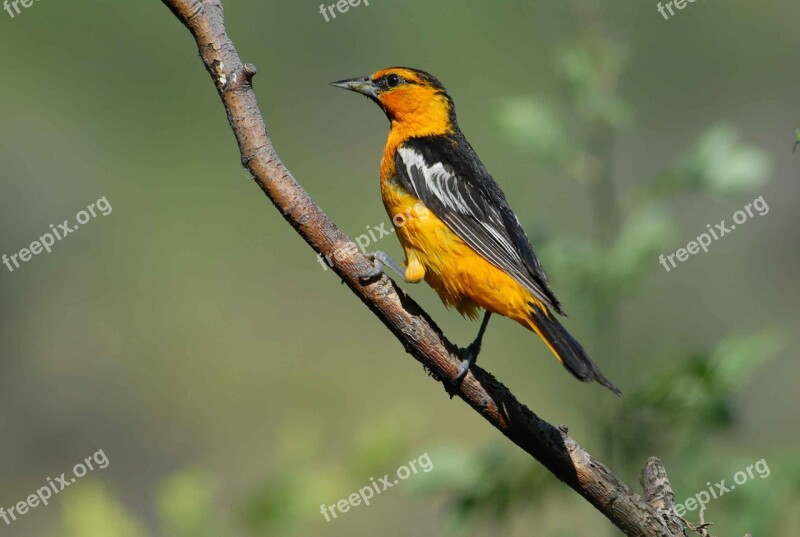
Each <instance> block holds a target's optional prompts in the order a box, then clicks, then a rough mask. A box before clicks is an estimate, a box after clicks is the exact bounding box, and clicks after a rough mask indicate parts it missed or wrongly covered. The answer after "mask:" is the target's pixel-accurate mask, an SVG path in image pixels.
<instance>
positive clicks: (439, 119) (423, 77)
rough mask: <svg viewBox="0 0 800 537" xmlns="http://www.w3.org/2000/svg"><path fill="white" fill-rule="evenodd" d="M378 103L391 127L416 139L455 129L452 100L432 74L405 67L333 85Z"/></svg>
mask: <svg viewBox="0 0 800 537" xmlns="http://www.w3.org/2000/svg"><path fill="white" fill-rule="evenodd" d="M331 85H332V86H336V87H337V88H344V89H347V90H350V91H354V92H356V93H360V94H362V95H365V96H367V97H369V98H370V99H371V100H373V101H375V102H376V103H378V106H380V107H381V108H382V109H383V111H384V112H385V113H386V116H387V117H388V118H389V121H391V122H392V127H393V128H399V129H404V130H408V131H410V132H414V133H415V134H416V135H418V136H423V135H434V134H445V133H449V132H452V131H453V130H454V129H455V128H456V116H455V108H454V106H453V100H452V99H451V98H450V96H449V95H448V94H447V90H445V88H444V86H443V85H442V83H441V82H439V81H438V80H437V79H436V78H435V77H434V76H433V75H431V74H428V73H426V72H425V71H420V70H418V69H410V68H408V67H390V68H388V69H381V70H380V71H376V72H375V73H373V74H372V75H371V76H366V77H361V78H350V79H347V80H340V81H338V82H332V83H331Z"/></svg>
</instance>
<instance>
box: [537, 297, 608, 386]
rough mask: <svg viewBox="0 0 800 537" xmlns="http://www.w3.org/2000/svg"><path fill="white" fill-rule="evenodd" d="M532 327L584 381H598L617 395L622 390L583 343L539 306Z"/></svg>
mask: <svg viewBox="0 0 800 537" xmlns="http://www.w3.org/2000/svg"><path fill="white" fill-rule="evenodd" d="M531 321H533V325H534V326H532V328H533V330H534V331H535V332H536V333H537V334H539V336H540V337H541V338H542V339H543V340H544V341H545V343H547V346H548V347H550V350H551V351H553V354H555V355H556V358H558V361H559V362H561V363H562V364H563V365H564V367H566V368H567V370H568V371H569V372H570V373H572V374H573V375H575V377H576V378H578V379H579V380H582V381H583V382H592V381H597V382H599V383H600V384H602V385H603V386H605V387H606V388H608V389H609V390H611V391H612V392H614V393H615V394H617V395H622V392H621V391H620V390H619V388H617V387H616V386H615V385H614V384H613V383H612V382H611V381H610V380H608V379H607V378H606V377H605V375H603V373H602V372H601V371H600V369H598V367H597V366H596V365H595V364H594V362H592V360H591V358H589V356H588V355H587V354H586V351H584V350H583V347H581V344H580V343H578V342H577V341H575V338H574V337H572V336H571V335H570V333H569V332H567V329H566V328H564V327H563V326H562V325H561V323H560V322H558V320H556V319H555V318H553V317H551V316H550V315H548V313H545V312H544V311H542V309H540V308H539V307H537V306H533V310H532V312H531Z"/></svg>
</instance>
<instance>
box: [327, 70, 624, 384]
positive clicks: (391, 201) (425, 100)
mask: <svg viewBox="0 0 800 537" xmlns="http://www.w3.org/2000/svg"><path fill="white" fill-rule="evenodd" d="M332 85H334V86H336V87H340V88H344V89H347V90H351V91H354V92H356V93H360V94H362V95H365V96H367V97H369V98H370V99H371V100H373V101H375V103H377V104H378V106H380V107H381V109H382V110H383V111H384V113H385V114H386V117H387V118H388V119H389V122H390V124H391V129H390V130H389V138H388V140H387V141H386V147H385V149H384V151H383V157H382V159H381V173H380V185H381V195H382V198H383V204H384V206H385V207H386V211H387V212H388V214H389V216H390V217H391V218H392V224H393V225H394V227H395V230H396V233H397V237H398V239H399V240H400V243H401V244H402V246H403V250H404V251H405V255H406V261H405V263H404V266H403V267H401V266H400V265H399V264H398V263H396V262H395V261H394V260H393V259H392V258H391V257H390V256H389V255H387V254H386V253H385V252H381V251H378V252H374V253H372V254H370V256H369V257H370V259H371V260H372V261H373V262H374V264H375V271H374V273H372V274H368V275H365V276H364V279H365V280H369V279H370V278H374V277H376V276H378V275H380V273H381V271H382V270H383V267H384V266H387V267H389V268H391V269H392V270H394V271H395V272H397V273H398V274H399V275H400V276H401V277H402V278H403V279H404V280H405V281H406V282H408V283H417V282H419V281H420V280H423V279H424V280H425V281H426V282H428V284H429V285H430V286H431V287H432V288H433V289H434V290H435V291H436V292H437V293H438V294H439V296H440V297H441V299H442V301H443V302H444V303H445V305H447V306H448V307H454V308H455V309H456V310H458V311H459V312H460V313H461V314H462V315H465V316H467V317H469V318H472V319H476V318H477V317H478V308H483V309H484V310H486V312H485V314H484V317H483V322H482V323H481V327H480V330H479V331H478V336H477V338H476V339H475V341H473V342H472V343H471V344H470V345H469V346H468V347H466V348H465V349H463V350H462V363H461V367H460V369H459V372H458V376H457V377H456V379H455V381H456V383H459V382H460V380H461V379H462V378H463V376H464V375H465V374H466V372H467V370H468V369H469V367H470V366H471V365H472V364H473V363H475V360H476V359H477V357H478V353H479V352H480V347H481V341H482V339H483V334H484V332H485V331H486V327H487V325H488V323H489V318H490V317H491V314H492V313H497V314H499V315H504V316H506V317H509V318H511V319H513V320H515V321H517V322H518V323H519V324H521V325H522V326H524V327H525V328H527V329H529V330H531V331H533V332H535V333H536V334H537V335H538V336H539V337H540V338H541V339H542V340H543V341H544V342H545V344H546V345H547V346H548V347H549V348H550V350H551V351H552V352H553V354H555V356H556V358H558V360H559V361H560V362H561V363H562V364H563V365H564V366H565V367H566V368H567V370H569V372H570V373H572V374H573V375H575V377H577V378H578V379H580V380H582V381H584V382H592V381H597V382H599V383H600V384H602V385H603V386H605V387H607V388H608V389H610V390H611V391H613V392H614V393H616V394H620V393H621V392H620V391H619V389H618V388H617V387H616V386H614V384H612V383H611V382H610V381H609V380H608V379H607V378H606V377H605V376H604V375H603V373H601V372H600V369H598V367H597V366H596V365H595V364H594V362H592V360H591V359H590V358H589V356H588V355H587V354H586V351H584V350H583V347H581V345H580V344H579V343H578V342H577V341H576V340H575V338H573V337H572V336H571V335H570V334H569V332H567V330H566V329H565V328H564V327H563V326H562V325H561V323H560V322H559V321H558V319H556V317H555V314H554V312H555V313H559V314H561V315H563V314H564V312H563V311H562V309H561V305H560V304H559V302H558V299H557V298H556V296H555V295H554V294H553V291H552V290H551V289H550V285H549V283H548V281H547V276H546V275H545V273H544V270H543V269H542V265H541V263H539V260H538V259H537V257H536V254H534V252H533V248H532V247H531V244H530V242H529V241H528V237H527V235H526V234H525V231H524V230H523V229H522V226H521V225H520V223H519V219H518V218H517V217H516V215H515V214H514V212H513V211H512V210H511V208H510V207H509V205H508V202H507V201H506V197H505V195H504V194H503V192H502V190H500V187H499V186H498V185H497V183H496V182H495V180H494V179H493V178H492V176H491V175H490V174H489V172H488V171H487V170H486V168H485V167H484V166H483V164H482V163H481V161H480V159H479V158H478V155H477V154H476V153H475V150H474V149H472V146H471V145H470V144H469V142H468V141H467V139H466V138H465V137H464V135H463V134H462V133H461V130H460V129H459V128H458V123H457V122H456V112H455V107H454V105H453V99H452V98H450V96H449V95H448V93H447V91H446V90H445V88H444V86H443V85H442V84H441V83H440V82H439V81H438V80H437V79H436V78H435V77H433V76H432V75H430V74H429V73H426V72H424V71H420V70H418V69H410V68H405V67H392V68H389V69H382V70H380V71H377V72H376V73H374V74H373V75H372V76H368V77H363V78H353V79H348V80H341V81H339V82H333V83H332ZM420 204H421V205H420ZM420 208H422V209H423V210H422V211H421V210H420ZM397 215H404V216H403V218H396V216H397Z"/></svg>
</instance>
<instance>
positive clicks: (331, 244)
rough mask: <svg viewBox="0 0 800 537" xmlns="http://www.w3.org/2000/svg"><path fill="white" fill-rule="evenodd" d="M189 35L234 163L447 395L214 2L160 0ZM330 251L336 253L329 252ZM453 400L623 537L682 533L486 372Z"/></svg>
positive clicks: (447, 371)
mask: <svg viewBox="0 0 800 537" xmlns="http://www.w3.org/2000/svg"><path fill="white" fill-rule="evenodd" d="M162 1H163V2H164V4H166V5H167V7H169V8H170V10H172V12H173V13H174V14H175V16H176V17H178V19H179V20H180V21H181V22H182V23H183V24H184V25H185V26H186V27H187V28H188V29H189V31H190V32H191V33H192V35H193V36H194V38H195V40H196V42H197V46H198V49H199V51H200V57H201V58H202V60H203V63H204V64H205V66H206V69H207V70H208V72H209V73H210V74H211V77H212V79H213V80H214V85H215V86H216V88H217V92H218V93H219V95H220V97H221V99H222V102H223V104H224V106H225V111H226V112H227V114H228V121H229V122H230V125H231V127H232V129H233V132H234V135H235V136H236V140H237V142H238V143H239V150H240V153H241V157H242V164H243V165H244V167H245V168H246V169H247V170H248V171H249V172H250V174H251V176H252V177H253V178H254V179H255V181H256V183H258V185H259V186H260V187H261V190H263V191H264V193H265V194H266V195H267V197H269V199H270V200H271V201H272V203H273V204H275V206H276V207H277V208H278V209H279V210H280V211H281V213H282V214H283V216H284V218H285V219H286V220H287V222H289V224H290V225H291V226H292V227H293V228H294V229H295V230H296V231H297V232H298V233H299V234H300V236H302V237H303V239H305V240H306V242H308V244H309V245H311V247H312V248H313V249H314V250H315V251H316V252H317V253H320V254H322V255H323V256H324V257H326V258H330V259H331V260H333V262H334V265H333V267H332V268H333V271H334V272H336V274H338V275H339V276H340V277H341V279H342V281H343V282H344V283H346V284H347V285H348V287H349V288H350V289H351V290H352V291H353V293H354V294H355V295H356V296H358V297H359V298H360V299H361V301H362V302H364V304H366V305H367V307H369V309H370V310H372V312H373V313H374V314H375V315H376V316H377V317H378V318H379V319H380V320H381V322H383V324H384V325H386V327H387V328H388V329H389V330H390V331H391V332H392V333H393V334H394V335H395V337H397V339H398V340H399V341H400V343H402V345H403V347H404V348H405V349H406V351H407V352H409V353H410V354H411V355H412V356H414V358H416V359H417V360H418V361H419V362H420V363H422V365H423V366H424V367H425V368H426V369H427V370H428V371H429V372H430V373H431V374H432V375H433V376H434V377H435V378H437V379H438V380H439V381H440V382H442V383H443V384H444V385H445V388H446V389H448V390H452V389H453V388H452V381H451V380H450V379H453V378H454V377H455V375H456V373H457V370H458V365H459V364H460V359H459V358H458V356H457V354H456V352H457V349H456V347H455V346H454V345H453V344H452V343H450V342H449V341H448V340H447V339H446V338H445V337H444V335H443V334H442V332H441V330H439V328H438V327H437V326H436V324H435V323H434V322H433V321H432V320H431V319H430V317H429V316H428V315H427V314H426V313H425V312H424V311H423V310H422V309H421V308H420V307H419V306H418V305H417V304H416V303H415V302H414V301H413V300H411V299H410V298H409V297H408V296H406V295H405V293H404V292H403V291H402V289H400V288H398V287H396V286H395V284H394V282H393V281H391V280H390V279H389V278H388V277H386V276H382V277H381V278H380V279H378V280H376V281H373V282H371V283H368V284H364V283H362V281H361V280H360V279H359V276H361V275H363V274H366V273H367V272H368V271H369V270H370V269H371V268H372V265H371V264H370V263H369V261H368V260H367V259H365V258H364V256H362V255H361V254H360V253H359V252H358V248H357V246H356V245H355V244H354V243H353V242H352V241H351V240H350V239H349V238H348V237H347V235H345V234H344V233H343V232H342V231H341V230H340V229H339V228H338V227H337V226H336V225H335V224H334V223H333V222H332V221H331V220H330V219H329V218H328V217H327V216H326V215H325V213H323V212H322V210H321V209H320V208H319V207H318V206H317V205H316V204H315V203H314V202H313V201H312V200H311V198H310V197H309V196H308V194H307V193H306V192H305V191H304V190H303V188H302V187H301V186H300V185H299V184H298V183H297V181H296V180H295V179H294V177H292V174H291V173H290V172H289V170H288V169H287V168H286V167H285V166H284V165H283V163H282V162H281V161H280V159H279V158H278V155H277V154H276V152H275V149H274V148H273V146H272V143H271V142H270V138H269V135H268V134H267V130H266V126H265V124H264V120H263V118H262V116H261V112H260V111H259V108H258V104H257V102H256V97H255V94H254V93H253V91H252V87H251V80H252V77H253V75H254V74H255V68H254V67H253V66H251V65H243V64H242V61H241V60H240V58H239V56H238V54H237V52H236V48H235V47H234V45H233V43H232V42H231V40H230V39H229V38H228V36H227V35H226V32H225V25H224V18H223V9H222V2H221V0H162ZM334 253H336V255H334ZM456 394H457V395H458V396H459V397H460V398H461V399H462V400H463V401H464V402H466V403H467V404H468V405H469V406H470V407H472V408H473V409H474V410H475V411H476V412H478V413H479V414H480V415H481V416H483V417H484V419H486V420H487V421H488V422H489V423H491V424H492V425H493V426H494V427H495V428H497V429H498V430H499V431H500V432H501V433H503V434H504V435H505V436H506V437H508V438H509V439H510V440H511V441H512V442H514V443H515V444H517V445H518V446H519V447H520V448H522V449H523V450H525V451H526V452H527V453H529V454H530V455H531V456H533V457H534V458H535V459H536V460H538V461H539V462H541V463H542V464H543V465H544V466H545V467H546V468H547V469H548V470H549V471H550V472H552V473H553V474H555V476H556V477H558V478H559V479H560V480H562V481H564V482H565V483H566V484H568V485H569V486H570V487H572V488H573V489H574V490H575V491H577V492H578V493H579V494H580V495H581V496H583V497H584V498H585V499H586V500H587V501H589V502H590V503H591V504H592V505H593V506H594V507H595V508H597V510H598V511H600V512H601V513H603V514H604V515H605V516H606V517H607V518H608V519H609V520H610V521H611V522H612V523H613V524H615V525H616V526H617V527H618V528H619V529H620V530H622V531H623V532H624V533H625V534H626V535H629V536H632V537H682V536H683V532H682V531H679V530H678V529H676V528H674V527H673V526H672V525H671V524H669V523H668V522H667V521H666V520H665V519H664V518H663V517H662V516H661V515H660V514H659V511H658V510H657V509H656V508H655V507H654V506H652V505H650V504H648V503H647V502H645V501H643V500H642V498H641V497H639V496H638V495H637V494H635V493H633V492H632V491H631V489H630V488H628V486H627V485H625V483H623V482H622V480H620V479H619V478H618V477H617V476H615V475H614V474H613V473H611V471H610V470H609V469H608V468H607V467H606V466H604V465H603V464H602V463H600V462H598V461H596V460H594V459H593V458H592V457H591V455H589V453H587V452H586V451H585V450H584V449H583V448H581V447H580V446H579V445H578V444H577V443H576V442H575V441H574V440H573V439H572V438H570V437H569V435H568V434H567V430H566V428H565V427H562V428H556V427H554V426H552V425H550V424H549V423H547V422H546V421H544V420H542V419H541V418H539V417H538V416H537V415H536V414H534V413H533V412H531V411H530V410H529V409H528V408H527V407H526V406H524V405H522V404H521V403H520V402H519V401H517V399H516V397H514V395H513V394H512V393H511V392H510V391H509V390H508V389H507V388H506V387H505V386H503V385H502V384H501V383H500V382H498V381H497V380H496V379H495V378H494V377H493V376H492V375H491V374H490V373H488V372H486V371H484V370H483V369H481V368H479V367H473V368H472V369H471V371H470V372H469V373H468V374H467V376H466V377H465V379H464V381H463V383H462V384H461V385H460V387H459V388H458V390H457V391H456Z"/></svg>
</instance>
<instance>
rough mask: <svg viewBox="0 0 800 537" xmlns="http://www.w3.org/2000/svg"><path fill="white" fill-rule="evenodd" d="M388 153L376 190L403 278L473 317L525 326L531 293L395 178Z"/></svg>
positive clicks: (527, 319) (527, 321)
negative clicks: (481, 311) (491, 316)
mask: <svg viewBox="0 0 800 537" xmlns="http://www.w3.org/2000/svg"><path fill="white" fill-rule="evenodd" d="M393 162H394V158H393V155H392V157H391V159H388V162H387V158H386V155H385V157H384V162H383V164H382V165H383V166H385V168H384V170H383V171H384V173H383V174H382V177H383V178H384V179H383V180H382V181H381V194H382V197H383V204H384V206H385V207H386V211H387V213H388V214H389V216H390V217H391V218H392V225H393V226H394V228H395V230H396V232H397V237H398V239H399V240H400V244H401V245H402V246H403V250H404V251H405V254H406V278H407V279H408V280H409V281H419V280H421V279H423V278H424V279H425V281H426V282H427V283H428V284H429V285H430V286H431V287H432V288H433V289H434V290H435V291H436V292H437V293H438V294H439V297H440V298H441V299H442V301H443V302H444V303H445V305H447V306H448V307H450V306H452V307H454V308H455V309H456V310H458V311H459V312H460V313H461V314H462V315H466V316H468V317H471V318H475V317H476V316H477V314H478V311H477V308H478V307H482V308H485V309H487V310H489V311H491V312H493V313H498V314H500V315H504V316H506V317H510V318H512V319H514V320H516V321H518V322H520V323H522V324H523V325H524V326H526V327H527V325H528V323H529V318H530V316H529V313H528V312H529V311H530V307H529V306H528V303H529V302H531V301H532V300H535V299H534V297H533V296H532V295H531V294H530V293H529V292H528V291H527V290H526V289H525V288H524V287H523V286H522V285H520V284H519V283H518V282H517V281H516V280H514V279H513V278H511V277H510V276H508V275H507V274H506V273H505V272H503V271H502V270H500V269H498V268H497V267H495V266H494V265H492V264H491V263H489V262H488V261H486V260H485V259H484V258H483V257H481V256H480V255H479V254H477V253H476V252H475V251H474V250H473V249H472V248H471V247H469V246H468V245H467V244H466V243H465V242H464V241H463V240H461V238H460V237H459V236H458V235H456V234H455V233H454V232H453V231H452V230H451V229H450V228H449V227H448V226H447V224H445V223H444V222H442V220H440V219H439V218H438V217H437V216H436V215H435V214H433V212H431V211H430V210H429V209H428V208H427V207H425V206H424V205H423V204H422V202H420V201H419V200H418V199H417V198H416V197H414V196H413V195H412V194H411V193H409V192H408V191H407V190H406V189H405V188H403V186H402V185H400V184H399V183H398V182H397V180H396V174H395V173H394V166H393Z"/></svg>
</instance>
